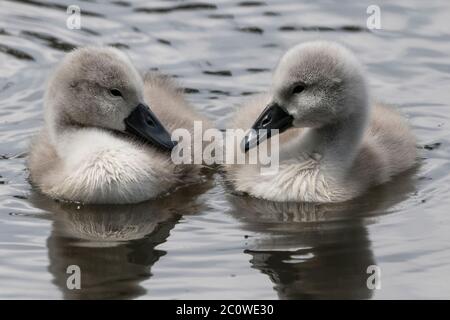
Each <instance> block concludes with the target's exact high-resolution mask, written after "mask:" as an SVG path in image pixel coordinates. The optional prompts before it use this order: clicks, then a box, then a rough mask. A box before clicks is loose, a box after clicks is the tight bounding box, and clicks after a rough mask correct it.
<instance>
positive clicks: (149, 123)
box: [145, 118, 155, 128]
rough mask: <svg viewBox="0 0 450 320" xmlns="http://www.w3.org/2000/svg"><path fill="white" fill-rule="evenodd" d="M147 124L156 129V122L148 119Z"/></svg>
mask: <svg viewBox="0 0 450 320" xmlns="http://www.w3.org/2000/svg"><path fill="white" fill-rule="evenodd" d="M145 122H146V123H147V124H148V125H149V126H151V127H153V128H154V127H155V122H154V121H153V120H152V119H150V118H146V119H145Z"/></svg>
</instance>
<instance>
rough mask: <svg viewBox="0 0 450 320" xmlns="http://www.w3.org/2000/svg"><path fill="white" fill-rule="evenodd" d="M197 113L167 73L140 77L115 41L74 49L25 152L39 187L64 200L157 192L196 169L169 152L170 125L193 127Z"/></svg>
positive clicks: (109, 199)
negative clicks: (175, 161) (175, 160)
mask: <svg viewBox="0 0 450 320" xmlns="http://www.w3.org/2000/svg"><path fill="white" fill-rule="evenodd" d="M157 97H159V98H157ZM153 98H154V99H153ZM149 106H150V107H149ZM175 106H176V107H175ZM195 119H200V117H198V116H197V115H196V114H195V113H194V111H193V110H191V108H190V106H188V104H187V103H186V101H185V100H184V98H183V96H182V93H181V90H179V89H178V88H177V87H176V85H175V84H174V83H173V82H172V80H171V79H169V78H168V77H165V76H161V75H158V74H153V73H150V74H148V75H146V77H145V78H144V79H143V78H142V77H141V75H140V74H139V73H138V71H137V70H136V69H135V67H134V66H133V65H132V63H131V62H130V60H129V59H128V57H127V56H126V55H125V54H124V53H122V52H121V51H119V50H118V49H115V48H111V47H86V48H80V49H76V50H74V51H73V52H71V53H69V54H67V55H66V56H65V57H64V59H63V60H62V62H61V63H60V64H59V66H58V67H57V68H56V70H55V72H54V73H53V75H52V76H51V77H50V79H49V82H48V85H47V90H46V93H45V99H44V122H45V124H44V127H43V128H42V130H41V131H40V133H39V134H38V135H37V136H36V137H35V138H34V140H33V141H32V144H31V150H30V154H29V159H28V166H29V170H30V180H31V182H32V184H33V185H34V186H36V187H37V188H38V189H39V190H40V191H41V192H42V193H44V194H46V195H48V196H50V197H52V198H54V199H61V200H67V201H79V202H83V203H95V204H97V203H98V204H118V203H119V204H120V203H137V202H142V201H144V200H148V199H151V198H155V197H157V196H159V195H161V194H164V193H166V192H168V191H169V190H170V189H171V188H173V187H174V186H175V185H176V184H178V183H180V182H181V180H182V179H185V178H186V177H187V176H188V175H189V174H192V175H195V172H196V170H197V169H198V168H194V166H190V167H188V166H186V167H184V168H183V167H180V166H177V165H175V164H173V162H172V161H171V158H170V150H171V149H172V148H173V147H174V143H173V142H172V141H171V134H170V132H171V130H173V129H174V127H179V126H181V127H185V128H188V129H190V127H191V126H192V122H193V120H195ZM165 121H170V123H167V122H165ZM162 123H165V124H164V125H163V124H162ZM166 124H168V125H166Z"/></svg>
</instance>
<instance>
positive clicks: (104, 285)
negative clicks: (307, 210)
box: [31, 184, 209, 299]
mask: <svg viewBox="0 0 450 320" xmlns="http://www.w3.org/2000/svg"><path fill="white" fill-rule="evenodd" d="M208 187H209V185H207V184H202V185H201V186H198V185H196V186H194V187H192V186H189V187H185V188H183V189H180V190H178V191H177V192H175V193H174V194H171V195H170V196H167V197H164V198H161V199H157V200H154V201H149V202H144V203H140V204H136V205H114V206H109V205H107V206H105V205H103V206H102V205H89V206H80V205H77V204H73V203H60V202H54V201H51V200H49V199H47V198H44V196H41V195H37V194H34V195H33V199H31V201H32V202H33V203H34V205H35V206H36V207H39V208H41V209H44V210H47V211H50V212H52V213H53V214H52V217H51V219H52V220H53V228H52V232H51V235H50V236H49V238H48V240H47V247H48V254H49V260H50V266H49V268H48V269H49V271H50V273H51V274H52V275H53V277H54V281H53V282H54V283H55V284H56V285H57V286H58V288H59V289H60V290H61V291H62V292H63V295H64V298H65V299H118V298H122V299H123V298H135V297H138V296H141V295H143V294H145V293H146V290H145V289H144V288H143V287H142V286H140V283H141V282H142V281H144V280H146V279H148V278H150V277H151V275H152V274H151V268H152V266H153V265H154V264H155V263H156V262H157V261H158V260H159V258H160V257H161V256H163V255H165V254H166V252H165V251H162V250H158V249H156V246H157V245H159V244H161V243H163V242H165V241H166V240H167V238H168V237H169V234H170V231H171V229H172V228H173V227H174V226H175V224H176V223H177V222H178V220H179V219H180V218H181V216H182V215H184V214H193V213H196V212H199V211H201V210H203V209H204V208H203V207H204V204H203V202H204V201H198V197H199V196H200V195H201V194H202V193H203V192H204V191H206V189H207V188H208ZM70 265H78V266H79V267H80V269H81V289H80V290H69V289H68V288H67V285H66V281H67V278H68V277H69V276H70V275H69V274H67V273H66V271H67V267H68V266H70Z"/></svg>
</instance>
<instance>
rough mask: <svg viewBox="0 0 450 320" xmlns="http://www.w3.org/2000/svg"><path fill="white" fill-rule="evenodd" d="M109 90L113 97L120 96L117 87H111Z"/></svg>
mask: <svg viewBox="0 0 450 320" xmlns="http://www.w3.org/2000/svg"><path fill="white" fill-rule="evenodd" d="M109 92H110V93H111V94H112V95H113V96H115V97H121V96H122V93H121V92H120V91H119V90H117V89H111V90H109Z"/></svg>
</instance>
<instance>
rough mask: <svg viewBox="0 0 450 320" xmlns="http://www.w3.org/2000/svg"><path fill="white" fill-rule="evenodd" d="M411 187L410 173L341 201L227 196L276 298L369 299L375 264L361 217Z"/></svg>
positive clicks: (396, 199) (394, 200)
mask: <svg viewBox="0 0 450 320" xmlns="http://www.w3.org/2000/svg"><path fill="white" fill-rule="evenodd" d="M413 191H414V181H413V175H412V172H411V173H410V174H406V175H404V176H403V177H398V178H397V179H395V181H393V182H391V183H389V184H386V185H384V186H381V187H379V188H376V189H374V190H372V192H370V193H369V194H367V195H365V196H364V197H361V198H359V199H357V200H353V201H349V202H347V203H342V204H321V205H320V204H312V203H276V202H270V201H261V200H258V199H254V198H249V197H238V196H229V200H230V203H232V204H233V210H232V211H231V212H232V215H233V216H235V217H236V218H239V219H240V220H242V221H243V222H244V228H245V229H246V230H249V231H252V232H254V233H256V234H258V236H257V238H256V239H252V240H253V241H252V243H251V248H252V249H250V250H246V251H245V252H246V253H247V254H250V255H251V256H252V259H251V261H250V262H251V264H252V266H253V267H254V268H256V269H258V270H260V271H261V272H262V273H264V274H266V275H268V276H269V278H270V280H271V281H272V282H273V283H274V289H275V290H276V291H277V293H278V296H279V297H280V298H281V299H317V298H319V299H320V298H330V299H333V298H334V299H337V298H339V299H369V298H371V296H372V294H373V292H372V291H371V290H369V289H368V288H367V284H366V281H367V278H368V276H369V274H367V273H366V270H367V267H368V266H370V265H374V264H376V261H375V258H374V255H373V252H372V250H371V243H370V240H369V237H368V232H367V229H366V228H365V223H367V220H365V219H363V218H364V217H365V218H367V217H368V216H379V215H381V214H385V213H387V211H388V210H390V208H391V207H392V206H394V205H395V204H397V203H399V202H401V201H402V200H404V199H405V198H406V197H407V196H408V194H410V193H411V192H413Z"/></svg>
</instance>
